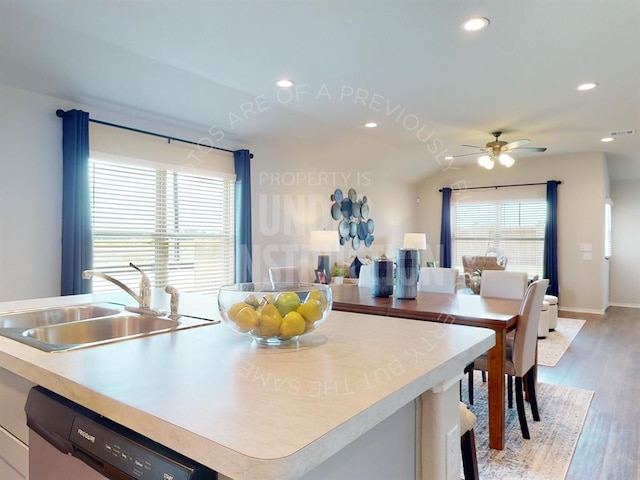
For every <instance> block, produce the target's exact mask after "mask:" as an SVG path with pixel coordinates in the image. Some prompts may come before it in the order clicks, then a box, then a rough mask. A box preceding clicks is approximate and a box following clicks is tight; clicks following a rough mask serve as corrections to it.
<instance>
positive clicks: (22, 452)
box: [0, 368, 34, 480]
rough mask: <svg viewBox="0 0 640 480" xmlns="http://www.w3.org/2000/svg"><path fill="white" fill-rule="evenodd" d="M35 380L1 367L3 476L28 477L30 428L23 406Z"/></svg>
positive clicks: (5, 478)
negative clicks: (29, 379)
mask: <svg viewBox="0 0 640 480" xmlns="http://www.w3.org/2000/svg"><path fill="white" fill-rule="evenodd" d="M33 386H34V384H33V383H31V382H29V381H27V380H25V379H24V378H22V377H19V376H18V375H16V374H14V373H11V372H9V371H8V370H5V369H4V368H0V399H2V408H0V479H2V480H23V479H27V478H28V465H29V446H28V443H29V430H28V429H27V416H26V415H25V413H24V406H25V403H26V402H27V395H28V394H29V390H30V389H31V387H33Z"/></svg>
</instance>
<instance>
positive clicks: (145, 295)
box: [129, 262, 151, 308]
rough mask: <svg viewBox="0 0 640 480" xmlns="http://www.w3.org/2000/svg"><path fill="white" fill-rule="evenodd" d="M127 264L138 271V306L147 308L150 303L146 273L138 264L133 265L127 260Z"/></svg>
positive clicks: (149, 285) (149, 288)
mask: <svg viewBox="0 0 640 480" xmlns="http://www.w3.org/2000/svg"><path fill="white" fill-rule="evenodd" d="M129 266H130V267H133V268H135V269H136V270H137V271H138V272H140V275H141V276H140V301H139V303H140V308H149V305H150V304H151V281H150V280H149V277H147V274H146V273H144V272H143V271H142V270H140V268H138V266H136V265H134V264H133V262H129Z"/></svg>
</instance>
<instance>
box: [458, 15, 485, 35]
mask: <svg viewBox="0 0 640 480" xmlns="http://www.w3.org/2000/svg"><path fill="white" fill-rule="evenodd" d="M488 25H489V19H488V18H485V17H475V18H470V19H469V20H466V21H465V22H464V23H463V24H462V29H463V30H466V31H467V32H477V31H478V30H482V29H484V28H487V26H488Z"/></svg>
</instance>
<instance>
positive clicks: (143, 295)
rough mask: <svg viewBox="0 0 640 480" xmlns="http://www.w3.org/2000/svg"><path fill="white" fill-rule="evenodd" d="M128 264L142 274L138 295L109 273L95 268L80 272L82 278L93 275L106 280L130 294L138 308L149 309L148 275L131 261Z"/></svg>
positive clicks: (149, 286) (149, 289)
mask: <svg viewBox="0 0 640 480" xmlns="http://www.w3.org/2000/svg"><path fill="white" fill-rule="evenodd" d="M129 266H130V267H133V268H135V269H136V270H138V271H139V272H140V273H141V274H142V279H141V280H140V295H137V294H136V293H135V292H134V291H133V290H131V289H130V288H129V287H127V286H126V285H125V284H124V283H122V282H121V281H120V280H117V279H115V278H113V277H111V276H110V275H107V274H106V273H102V272H99V271H97V270H85V271H84V272H82V278H84V279H85V280H88V279H90V278H93V277H99V278H102V279H104V280H107V281H109V282H111V283H113V284H114V285H117V286H118V287H120V288H121V289H122V290H124V291H125V292H127V293H128V294H129V295H131V297H133V298H134V299H135V301H136V302H138V306H139V308H140V309H143V310H149V303H150V300H151V284H150V282H149V277H147V275H146V274H145V273H144V272H143V271H142V270H140V269H139V268H138V267H137V266H135V265H134V264H133V263H129Z"/></svg>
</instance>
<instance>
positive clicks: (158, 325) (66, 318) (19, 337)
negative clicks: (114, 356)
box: [0, 303, 220, 352]
mask: <svg viewBox="0 0 640 480" xmlns="http://www.w3.org/2000/svg"><path fill="white" fill-rule="evenodd" d="M216 323H220V322H219V321H210V320H207V319H203V318H197V317H189V316H182V317H180V318H179V319H178V320H174V319H172V318H167V317H162V316H156V315H149V314H146V312H143V313H132V312H130V311H125V309H124V307H123V306H120V305H117V304H110V303H96V304H84V305H69V306H63V307H52V308H39V309H34V310H22V311H15V312H7V313H3V314H0V335H1V336H3V337H7V338H11V339H13V340H16V341H18V342H21V343H24V344H26V345H30V346H32V347H35V348H38V349H40V350H43V351H45V352H59V351H67V350H73V349H78V348H84V347H89V346H94V345H101V344H104V343H110V342H117V341H120V340H126V339H131V338H136V337H141V336H144V335H151V334H156V333H162V332H169V331H174V330H182V329H186V328H193V327H198V326H203V325H212V324H216Z"/></svg>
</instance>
